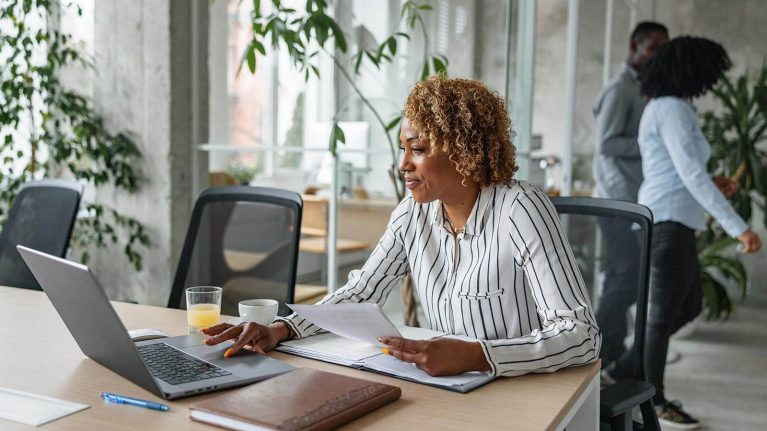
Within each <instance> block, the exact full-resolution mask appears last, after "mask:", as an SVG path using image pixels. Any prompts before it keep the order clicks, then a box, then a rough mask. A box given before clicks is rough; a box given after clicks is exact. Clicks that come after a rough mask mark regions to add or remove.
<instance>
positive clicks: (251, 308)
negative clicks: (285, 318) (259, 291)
mask: <svg viewBox="0 0 767 431" xmlns="http://www.w3.org/2000/svg"><path fill="white" fill-rule="evenodd" d="M279 306H280V303H279V302H277V301H275V300H274V299H248V300H246V301H240V303H239V304H238V306H237V308H238V310H239V312H240V317H241V318H242V321H243V322H256V323H260V324H262V325H268V324H270V323H272V321H273V320H274V318H275V317H277V309H278V308H279Z"/></svg>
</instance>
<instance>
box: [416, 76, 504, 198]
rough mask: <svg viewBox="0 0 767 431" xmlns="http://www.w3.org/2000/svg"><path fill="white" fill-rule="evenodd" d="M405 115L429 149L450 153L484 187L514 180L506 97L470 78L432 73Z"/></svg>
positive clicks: (461, 169)
mask: <svg viewBox="0 0 767 431" xmlns="http://www.w3.org/2000/svg"><path fill="white" fill-rule="evenodd" d="M403 115H404V116H405V118H407V119H408V121H409V122H410V126H411V127H412V128H413V129H414V130H416V131H417V132H418V134H419V136H420V137H421V138H423V137H428V139H429V142H430V143H431V150H430V151H434V149H436V148H439V149H441V150H442V151H443V152H445V154H447V156H448V158H449V159H450V161H451V162H452V163H453V164H454V165H455V167H456V170H458V172H459V173H460V174H461V175H463V176H464V177H467V178H471V179H472V180H474V181H476V182H478V183H479V184H480V185H481V186H482V187H487V186H489V185H491V184H499V183H503V184H509V183H511V180H512V176H513V175H514V172H516V171H517V169H518V167H517V163H516V148H515V147H514V145H513V144H512V143H511V137H512V136H513V133H514V132H513V131H512V130H511V120H510V119H509V115H508V114H507V113H506V108H505V107H504V103H503V99H502V98H501V97H500V96H498V94H497V93H492V92H490V90H489V89H488V88H487V87H486V86H485V84H483V83H481V82H479V81H475V80H472V79H450V78H445V77H442V76H432V77H430V78H429V79H427V80H425V81H421V82H418V83H417V84H415V86H414V87H413V90H412V91H411V92H410V95H408V97H407V102H406V103H405V109H404V111H403Z"/></svg>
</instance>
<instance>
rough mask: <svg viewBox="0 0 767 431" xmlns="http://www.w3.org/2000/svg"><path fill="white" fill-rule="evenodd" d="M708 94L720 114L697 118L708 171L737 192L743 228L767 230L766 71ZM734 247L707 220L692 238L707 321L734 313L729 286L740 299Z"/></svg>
mask: <svg viewBox="0 0 767 431" xmlns="http://www.w3.org/2000/svg"><path fill="white" fill-rule="evenodd" d="M712 93H713V95H714V97H715V98H716V101H717V102H719V103H721V109H720V110H717V111H709V112H705V113H703V114H702V118H703V131H704V133H705V135H706V137H707V138H708V140H709V142H710V144H711V158H710V160H709V163H708V168H709V171H710V172H712V173H718V174H721V173H727V174H730V175H731V177H732V178H733V179H735V180H736V181H737V182H738V185H739V186H740V189H739V190H738V192H737V193H735V194H734V195H733V196H732V197H731V198H730V200H731V202H732V205H733V207H734V208H735V210H736V211H737V212H738V214H740V216H741V217H743V219H744V220H746V221H747V222H748V223H749V224H751V225H753V224H754V223H762V224H763V225H764V226H767V212H766V211H765V204H766V203H767V148H766V147H765V142H767V65H763V66H762V68H761V70H760V71H759V73H757V75H756V76H755V77H752V76H749V74H747V73H746V74H744V75H741V76H739V77H738V78H737V79H735V80H734V81H733V80H730V79H729V78H727V77H725V78H724V79H723V80H722V81H721V82H720V83H719V84H718V85H717V87H716V88H714V89H713V90H712ZM752 205H756V206H758V207H759V208H760V209H761V210H762V213H763V214H764V215H765V217H764V218H763V219H762V220H759V221H754V220H753V217H752V213H751V209H752ZM736 243H737V241H735V240H733V239H731V238H729V237H727V235H726V234H725V233H724V232H723V231H722V229H721V228H720V227H719V226H718V225H716V224H715V223H714V222H713V221H712V220H710V221H709V222H708V230H706V231H704V232H702V234H701V235H700V236H699V238H698V250H699V254H698V256H699V259H700V264H701V272H702V273H701V282H702V284H703V293H704V307H705V310H706V318H707V319H727V318H728V317H729V316H730V314H731V313H732V311H733V310H734V306H733V303H732V300H731V299H730V296H729V294H728V290H727V284H729V282H732V281H734V282H735V283H734V285H735V287H736V288H737V292H738V293H739V295H740V297H741V298H743V297H745V295H746V291H747V286H748V276H747V273H746V269H745V267H744V266H743V263H742V262H741V261H740V259H739V258H738V257H737V256H735V255H734V254H733V246H734V245H735V244H736Z"/></svg>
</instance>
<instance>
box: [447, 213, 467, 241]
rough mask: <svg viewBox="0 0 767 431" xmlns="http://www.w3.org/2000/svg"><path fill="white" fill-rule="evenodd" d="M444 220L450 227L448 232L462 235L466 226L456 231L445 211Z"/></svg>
mask: <svg viewBox="0 0 767 431" xmlns="http://www.w3.org/2000/svg"><path fill="white" fill-rule="evenodd" d="M445 220H447V224H448V225H449V226H450V230H452V231H453V235H458V234H462V233H463V231H464V230H465V229H466V225H463V226H462V227H461V228H459V229H456V227H455V226H453V222H452V221H450V216H449V215H447V211H445Z"/></svg>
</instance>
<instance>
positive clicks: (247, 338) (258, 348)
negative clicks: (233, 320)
mask: <svg viewBox="0 0 767 431" xmlns="http://www.w3.org/2000/svg"><path fill="white" fill-rule="evenodd" d="M202 333H203V334H205V335H210V337H208V338H206V339H205V340H203V343H205V344H207V345H208V346H215V345H216V344H219V343H221V342H224V341H226V340H232V341H234V344H233V345H232V347H230V348H228V349H227V350H226V351H225V352H224V357H225V358H228V357H230V356H232V355H234V354H236V353H237V352H239V351H240V349H242V348H243V347H248V348H250V350H253V351H254V352H257V353H260V354H262V355H264V354H266V352H268V351H270V350H274V348H275V347H277V345H278V344H280V342H282V341H285V340H287V339H288V338H289V337H290V329H289V328H288V325H287V324H286V323H285V322H275V323H272V324H270V325H268V326H264V325H261V324H258V323H255V322H243V323H240V324H239V325H237V326H233V325H230V324H228V323H219V324H218V325H215V326H211V327H209V328H205V329H203V330H202Z"/></svg>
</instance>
